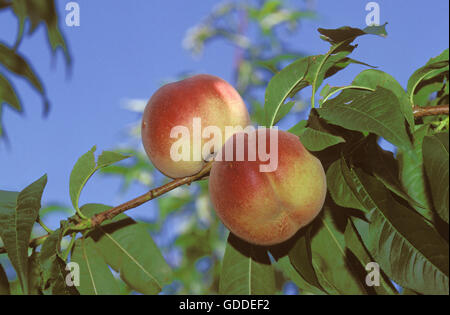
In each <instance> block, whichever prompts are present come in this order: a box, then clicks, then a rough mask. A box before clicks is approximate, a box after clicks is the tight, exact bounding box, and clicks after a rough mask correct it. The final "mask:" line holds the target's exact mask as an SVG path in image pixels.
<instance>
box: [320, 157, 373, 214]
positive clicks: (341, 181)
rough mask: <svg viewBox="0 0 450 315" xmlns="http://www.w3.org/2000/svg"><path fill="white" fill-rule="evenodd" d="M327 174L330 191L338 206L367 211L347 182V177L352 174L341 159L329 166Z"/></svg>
mask: <svg viewBox="0 0 450 315" xmlns="http://www.w3.org/2000/svg"><path fill="white" fill-rule="evenodd" d="M326 176H327V187H328V191H329V192H330V195H331V197H332V198H333V200H334V202H335V203H336V204H337V205H338V206H341V207H344V208H353V209H359V210H362V211H366V209H365V208H364V206H363V205H361V203H360V202H359V200H358V198H357V197H356V196H355V194H354V193H353V190H352V188H350V186H349V184H348V183H347V180H346V178H347V177H351V176H352V174H350V170H349V169H348V167H346V165H343V164H342V162H341V160H340V159H339V160H336V161H335V162H333V164H331V165H330V167H328V169H327V172H326Z"/></svg>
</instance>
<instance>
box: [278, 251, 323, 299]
mask: <svg viewBox="0 0 450 315" xmlns="http://www.w3.org/2000/svg"><path fill="white" fill-rule="evenodd" d="M276 266H277V267H278V268H279V269H280V270H281V272H282V273H283V275H284V276H285V277H286V278H287V279H289V280H291V281H292V282H294V283H295V285H297V287H298V288H299V289H300V290H302V291H305V292H307V293H312V294H317V295H324V294H326V293H325V292H323V291H321V290H319V289H317V288H316V287H314V286H312V285H310V284H309V283H308V282H306V280H305V279H303V278H302V276H301V275H300V274H299V273H298V271H297V270H296V269H295V267H294V266H293V265H292V263H291V261H290V259H289V256H287V255H286V256H283V257H281V258H279V259H278V260H277V262H276Z"/></svg>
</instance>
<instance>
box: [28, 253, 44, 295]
mask: <svg viewBox="0 0 450 315" xmlns="http://www.w3.org/2000/svg"><path fill="white" fill-rule="evenodd" d="M28 288H29V294H30V295H41V294H42V293H41V288H42V278H41V265H40V264H39V253H38V252H34V253H33V254H32V255H31V256H30V257H28Z"/></svg>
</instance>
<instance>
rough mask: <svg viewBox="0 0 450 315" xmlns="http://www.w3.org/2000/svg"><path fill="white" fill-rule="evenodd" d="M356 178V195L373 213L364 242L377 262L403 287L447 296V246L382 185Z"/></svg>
mask: <svg viewBox="0 0 450 315" xmlns="http://www.w3.org/2000/svg"><path fill="white" fill-rule="evenodd" d="M356 174H357V180H358V182H356V183H355V184H356V185H358V186H359V189H358V190H357V191H355V192H356V193H357V195H358V198H359V201H360V202H361V204H363V205H364V206H365V207H366V208H367V209H368V210H370V211H371V213H370V215H369V221H370V225H369V233H368V236H367V237H365V238H363V240H364V243H365V245H366V247H367V248H368V250H369V251H370V253H371V254H372V255H373V257H374V258H375V259H376V262H377V263H378V264H379V265H380V266H381V268H382V269H383V270H384V271H385V272H386V274H387V275H388V276H389V277H390V278H391V279H393V280H394V281H395V282H396V283H398V284H400V285H401V286H403V287H407V288H410V289H413V290H415V291H418V292H420V293H424V294H448V267H449V262H448V244H447V243H446V242H445V241H444V240H443V239H442V238H441V237H440V235H439V234H438V233H437V232H436V230H434V229H433V228H432V227H430V226H429V225H428V224H427V223H426V222H425V221H424V220H423V218H422V217H421V216H420V215H419V214H417V213H416V212H414V211H412V210H411V209H408V208H406V207H405V206H403V205H401V204H399V203H398V202H397V201H395V200H394V198H393V197H392V195H391V194H390V193H389V191H388V190H387V189H386V188H385V187H384V186H383V184H382V183H380V182H379V181H378V180H376V179H375V178H373V177H371V176H369V175H367V174H365V173H364V172H362V171H361V170H356ZM361 234H362V235H364V233H361Z"/></svg>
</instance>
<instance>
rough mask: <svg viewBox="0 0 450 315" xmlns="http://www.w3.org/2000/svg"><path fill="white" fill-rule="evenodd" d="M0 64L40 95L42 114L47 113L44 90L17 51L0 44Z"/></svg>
mask: <svg viewBox="0 0 450 315" xmlns="http://www.w3.org/2000/svg"><path fill="white" fill-rule="evenodd" d="M0 64H2V65H4V66H5V68H6V69H8V70H9V71H11V72H13V73H15V74H17V75H19V76H21V77H23V78H24V79H26V80H27V81H28V82H29V83H30V84H31V85H32V86H33V87H34V88H35V89H36V90H37V91H38V92H39V93H40V94H41V96H42V98H43V100H44V113H47V111H48V106H49V104H48V100H47V96H46V95H45V91H44V88H43V86H42V83H41V81H40V80H39V78H38V76H37V75H36V74H35V72H34V71H33V69H32V68H31V66H30V65H29V64H28V62H27V60H26V59H25V58H24V57H23V56H21V55H19V54H18V53H17V51H15V50H13V49H11V48H9V47H7V46H6V45H4V44H2V43H1V42H0Z"/></svg>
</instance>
